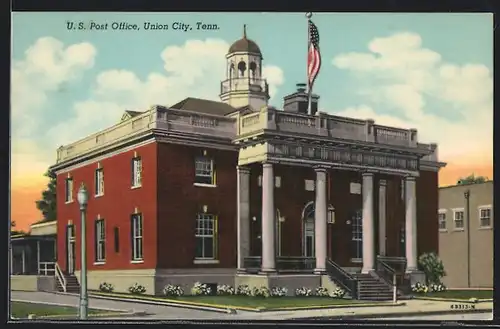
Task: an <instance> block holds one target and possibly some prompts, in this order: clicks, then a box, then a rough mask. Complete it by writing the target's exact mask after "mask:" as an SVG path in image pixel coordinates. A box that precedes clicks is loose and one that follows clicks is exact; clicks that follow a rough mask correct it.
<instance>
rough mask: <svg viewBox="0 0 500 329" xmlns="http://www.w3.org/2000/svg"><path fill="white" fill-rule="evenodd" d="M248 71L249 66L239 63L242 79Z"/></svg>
mask: <svg viewBox="0 0 500 329" xmlns="http://www.w3.org/2000/svg"><path fill="white" fill-rule="evenodd" d="M246 70H247V64H246V63H245V62H244V61H241V62H239V63H238V72H239V76H240V77H244V76H245V71H246Z"/></svg>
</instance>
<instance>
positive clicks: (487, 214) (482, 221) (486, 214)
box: [479, 206, 491, 227]
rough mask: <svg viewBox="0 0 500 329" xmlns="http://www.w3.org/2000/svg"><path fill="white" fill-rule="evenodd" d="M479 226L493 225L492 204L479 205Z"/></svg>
mask: <svg viewBox="0 0 500 329" xmlns="http://www.w3.org/2000/svg"><path fill="white" fill-rule="evenodd" d="M479 227H491V206H483V207H479Z"/></svg>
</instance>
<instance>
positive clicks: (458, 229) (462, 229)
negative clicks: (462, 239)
mask: <svg viewBox="0 0 500 329" xmlns="http://www.w3.org/2000/svg"><path fill="white" fill-rule="evenodd" d="M463 231H465V228H454V229H453V232H463Z"/></svg>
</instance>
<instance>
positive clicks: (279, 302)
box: [170, 296, 360, 309]
mask: <svg viewBox="0 0 500 329" xmlns="http://www.w3.org/2000/svg"><path fill="white" fill-rule="evenodd" d="M170 299H172V300H178V301H184V302H192V303H203V304H213V305H228V306H240V307H251V308H257V307H260V308H266V309H273V308H282V307H307V306H327V305H344V304H353V303H360V301H356V300H354V301H353V300H351V299H336V298H328V297H269V298H262V297H249V296H183V297H175V298H170Z"/></svg>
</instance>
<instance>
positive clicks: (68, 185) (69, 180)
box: [65, 178, 73, 202]
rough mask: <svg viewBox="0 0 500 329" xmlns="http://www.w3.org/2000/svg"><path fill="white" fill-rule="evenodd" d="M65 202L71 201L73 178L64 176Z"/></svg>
mask: <svg viewBox="0 0 500 329" xmlns="http://www.w3.org/2000/svg"><path fill="white" fill-rule="evenodd" d="M65 200H66V202H72V201H73V178H66V199H65Z"/></svg>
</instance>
